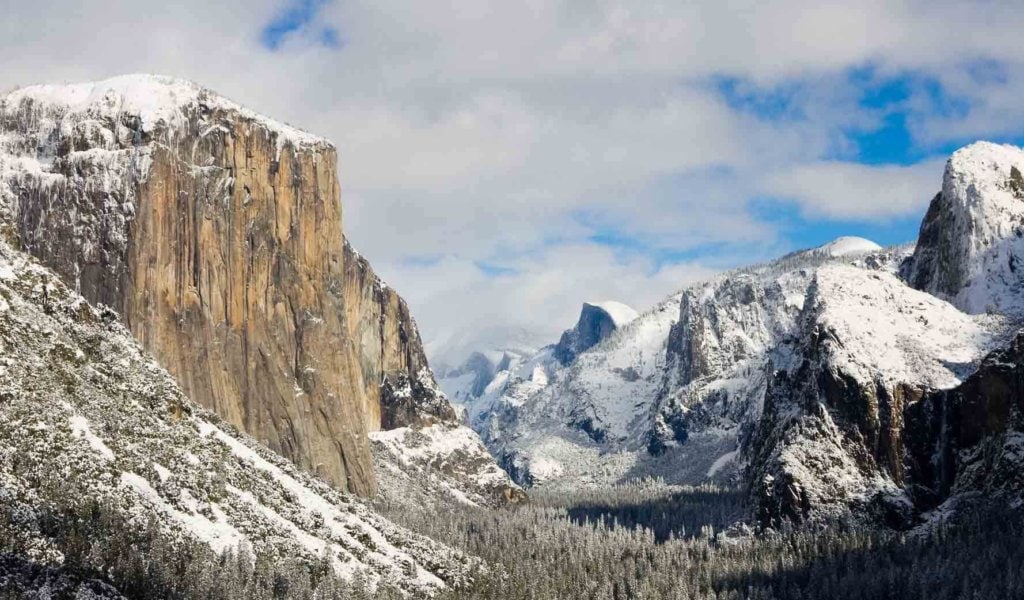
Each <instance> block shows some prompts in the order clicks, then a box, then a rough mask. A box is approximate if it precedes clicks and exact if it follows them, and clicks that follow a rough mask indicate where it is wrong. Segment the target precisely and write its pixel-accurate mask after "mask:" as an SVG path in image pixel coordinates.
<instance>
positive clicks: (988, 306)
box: [906, 142, 1024, 314]
mask: <svg viewBox="0 0 1024 600" xmlns="http://www.w3.org/2000/svg"><path fill="white" fill-rule="evenodd" d="M1022 170H1024V150H1022V149H1020V148H1017V147H1015V146H1009V145H1005V144H993V143H991V142H976V143H974V144H971V145H969V146H965V147H963V148H961V149H960V150H957V151H956V152H955V153H954V154H953V156H952V157H950V159H949V162H948V163H947V164H946V172H945V175H944V177H943V181H942V191H941V192H940V193H939V194H938V195H936V196H935V198H934V199H933V200H932V202H931V205H930V206H929V208H928V213H927V214H926V215H925V218H924V221H923V222H922V223H921V232H920V236H919V238H918V243H917V248H916V249H915V251H914V257H913V261H912V262H911V263H910V265H909V268H908V270H907V273H906V276H907V279H908V281H909V282H910V284H911V285H912V286H914V287H916V288H917V289H920V290H924V291H927V292H930V293H932V294H935V295H937V296H939V297H940V298H943V299H945V300H948V301H950V302H952V303H953V304H955V305H956V306H957V307H958V308H960V309H961V310H965V311H967V312H970V313H981V312H1009V313H1015V314H1016V313H1019V312H1021V311H1024V302H1022V301H1021V300H1020V292H1021V283H1020V276H1019V275H1018V271H1019V269H1021V268H1022V266H1024V264H1022V261H1024V227H1022V223H1024V175H1022Z"/></svg>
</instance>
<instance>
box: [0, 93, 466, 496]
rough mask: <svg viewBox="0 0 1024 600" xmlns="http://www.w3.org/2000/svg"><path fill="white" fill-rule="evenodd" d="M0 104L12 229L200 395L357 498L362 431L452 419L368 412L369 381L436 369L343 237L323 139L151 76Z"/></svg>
mask: <svg viewBox="0 0 1024 600" xmlns="http://www.w3.org/2000/svg"><path fill="white" fill-rule="evenodd" d="M0 102H2V104H0V177H3V178H4V179H6V180H7V181H8V183H9V186H7V187H8V189H9V192H7V193H8V195H9V196H11V197H8V198H0V200H2V201H0V207H3V212H4V215H3V216H5V217H6V220H7V222H8V231H7V233H8V235H9V236H10V237H15V238H17V240H18V241H19V242H20V244H21V246H22V247H23V248H24V249H26V250H27V251H29V252H31V253H32V254H33V255H35V256H37V257H38V258H40V259H41V260H42V261H43V262H44V263H45V264H47V265H48V266H49V267H51V268H52V269H54V270H55V271H56V272H58V273H59V274H60V275H61V276H62V277H63V278H64V279H65V280H66V281H67V282H69V283H70V284H71V285H73V286H74V287H75V288H76V289H77V290H79V291H80V292H81V293H82V295H83V296H85V297H86V298H87V299H88V300H90V301H92V302H98V303H103V304H106V305H109V306H112V307H114V308H115V309H116V310H117V311H118V312H119V313H120V314H121V316H122V318H123V320H124V322H125V323H126V325H128V327H129V328H130V330H131V331H132V333H133V334H134V335H135V336H136V337H137V338H138V339H139V341H140V342H141V343H142V344H143V345H144V346H145V348H146V349H147V350H149V351H150V352H152V353H153V354H154V355H155V356H156V357H157V358H158V360H159V361H160V362H161V364H163V365H165V366H166V367H167V369H168V370H169V371H170V372H171V373H172V374H173V375H174V376H175V377H176V378H177V379H178V381H179V382H180V383H181V385H182V386H183V388H184V389H185V391H186V392H187V393H188V395H189V396H190V397H192V398H193V399H195V400H196V401H197V402H199V403H200V404H202V405H204V406H206V407H209V408H211V409H213V410H215V411H216V412H217V413H218V414H220V415H221V416H222V417H223V418H225V419H226V420H228V421H229V422H231V423H232V424H234V425H236V426H238V427H240V428H242V429H244V430H245V431H246V432H248V433H250V434H251V435H253V436H254V437H256V438H257V439H259V440H260V441H262V442H264V443H266V444H267V445H268V446H270V447H271V448H273V449H274V450H276V451H278V452H280V453H282V454H283V455H285V456H286V457H288V458H290V459H292V460H293V461H295V462H296V463H297V464H298V465H300V466H301V467H303V468H305V469H308V470H310V471H312V472H315V473H317V474H319V475H321V476H323V477H325V478H326V479H328V480H330V481H331V482H333V483H335V484H336V485H339V486H340V487H342V488H343V489H346V490H349V491H353V492H357V493H360V494H372V493H373V492H374V491H375V489H376V481H375V477H374V472H373V463H372V456H371V453H370V448H369V442H368V440H367V432H368V430H375V429H378V428H380V427H381V424H382V422H385V421H386V422H387V423H388V424H389V425H394V426H400V425H407V424H413V423H416V422H419V421H423V420H425V421H429V420H430V418H432V417H433V416H435V415H437V416H441V417H448V416H451V415H453V414H454V413H453V411H452V409H451V407H450V406H449V405H448V403H447V401H446V400H445V399H444V398H443V396H441V397H440V398H438V397H430V398H428V399H427V402H426V403H425V408H424V409H423V410H418V409H419V408H420V407H418V406H417V407H416V408H417V410H411V409H410V408H409V407H408V402H406V403H405V405H403V407H402V408H401V409H400V410H391V408H390V406H381V402H382V400H385V401H386V400H387V398H384V397H383V396H382V394H381V391H380V386H381V383H382V382H383V381H385V380H391V381H393V380H397V379H402V377H403V376H404V378H405V379H404V381H405V382H406V383H408V381H411V380H417V381H418V380H429V384H433V378H432V375H430V372H429V370H427V366H426V360H425V358H424V357H423V352H422V349H421V347H420V340H419V335H418V333H417V332H416V327H415V323H414V322H413V321H412V319H411V318H410V316H409V311H408V307H407V306H406V305H405V303H404V301H402V299H401V298H399V297H398V295H397V294H395V293H394V292H392V291H390V290H388V289H386V286H383V285H382V284H381V283H380V281H379V280H378V279H377V277H376V276H375V275H374V274H373V272H372V270H370V268H369V265H368V264H367V263H366V261H365V260H363V259H361V258H360V257H358V255H356V254H355V253H354V252H353V251H351V249H350V248H348V247H347V244H346V243H345V242H344V238H343V237H342V213H341V204H340V202H339V195H340V193H339V184H338V179H337V173H336V160H337V157H336V154H335V149H334V147H333V146H332V145H331V144H330V143H329V142H327V141H325V140H322V139H320V138H317V137H314V136H311V135H309V134H305V133H303V132H300V131H298V130H295V129H292V128H290V127H288V126H286V125H282V124H279V123H275V122H272V121H269V120H267V119H265V118H263V117H260V116H259V115H257V114H255V113H252V112H250V111H247V110H246V109H243V108H241V107H239V106H237V105H235V104H233V103H231V102H229V101H227V100H225V99H223V98H221V97H218V96H216V95H215V94H213V93H211V92H209V91H207V90H204V89H201V88H199V87H198V86H195V85H193V84H190V83H186V82H181V81H177V80H170V79H164V78H155V77H149V76H139V77H134V76H133V77H125V78H116V79H113V80H109V81H106V82H102V83H99V84H83V85H76V86H37V87H33V88H25V89H23V90H18V91H16V92H13V93H11V94H10V95H8V96H7V97H6V98H4V99H2V100H0ZM0 187H4V186H0ZM11 224H13V227H12V226H11ZM11 229H13V230H14V231H13V232H12V231H10V230H11ZM421 387H424V388H427V387H429V385H426V384H424V386H421ZM414 400H415V399H414Z"/></svg>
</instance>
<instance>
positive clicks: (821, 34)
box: [0, 0, 1024, 356]
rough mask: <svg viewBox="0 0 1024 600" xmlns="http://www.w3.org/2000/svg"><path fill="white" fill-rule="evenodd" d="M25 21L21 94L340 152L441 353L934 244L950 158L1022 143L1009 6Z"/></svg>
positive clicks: (394, 276) (347, 181)
mask: <svg viewBox="0 0 1024 600" xmlns="http://www.w3.org/2000/svg"><path fill="white" fill-rule="evenodd" d="M6 8H7V13H8V14H7V15H5V16H7V17H8V18H6V19H5V20H4V21H3V22H0V89H8V88H11V87H14V86H17V85H22V84H26V83H35V82H47V81H48V82H59V81H72V80H78V81H81V80H89V79H101V78H105V77H109V76H112V75H117V74H122V73H131V72H155V73H162V74H168V75H175V76H179V77H185V78H188V79H191V80H194V81H197V82H199V83H201V84H203V85H206V86H208V87H211V88H213V89H214V90H216V91H218V92H221V93H223V94H225V95H227V96H229V97H230V98H232V99H234V100H236V101H238V102H240V103H242V104H245V105H248V106H250V107H252V108H254V109H256V110H259V111H260V112H263V113H265V114H267V115H269V116H272V117H273V118H276V119H279V120H283V121H286V122H288V123H291V124H293V125H296V126H298V127H301V128H303V129H306V130H309V131H312V132H315V133H317V134H320V135H323V136H325V137H328V138H330V139H331V140H332V141H334V142H335V144H336V146H337V148H338V156H339V163H338V167H339V175H340V181H341V189H342V198H341V201H342V205H343V209H344V215H345V231H346V235H347V236H348V238H349V239H350V241H351V242H352V243H353V245H354V246H355V247H356V248H357V249H359V251H360V252H362V253H363V254H364V255H365V256H367V257H368V258H369V259H370V261H371V262H372V264H373V265H374V268H375V270H376V271H377V272H378V273H380V274H381V275H382V276H383V277H384V278H385V279H386V280H387V281H388V283H389V284H390V285H392V286H393V287H395V288H397V289H398V290H399V291H400V292H401V293H402V294H403V295H404V296H405V297H406V298H407V300H408V301H409V302H410V304H411V306H412V308H413V312H414V314H415V315H416V317H417V321H418V323H419V325H420V327H421V330H422V332H423V335H424V338H425V339H427V340H430V341H431V342H433V346H432V348H433V349H434V350H433V352H435V356H440V355H442V354H444V353H445V351H444V349H445V348H446V347H447V348H448V349H449V350H450V349H451V348H454V347H456V346H458V345H460V344H461V345H463V346H466V345H473V344H476V345H486V344H489V343H492V342H493V339H499V338H500V337H501V335H503V334H502V333H501V332H502V331H505V332H508V331H513V330H514V331H517V332H523V331H525V332H527V333H528V335H527V337H529V336H530V335H532V336H533V337H535V338H536V339H537V341H539V342H543V341H550V339H551V338H552V337H555V336H557V334H558V332H559V331H560V330H561V329H562V328H564V327H566V326H567V325H568V324H570V323H571V322H572V321H573V319H574V318H575V316H576V314H577V312H578V310H579V305H580V303H581V302H583V301H588V300H603V299H611V300H619V301H622V302H626V303H627V304H631V305H634V306H635V307H637V308H640V309H643V308H645V307H647V306H650V305H651V304H653V303H654V302H656V301H658V300H660V299H661V298H663V297H665V296H667V295H668V294H670V293H672V292H674V291H676V290H678V289H679V288H681V287H683V286H684V285H686V284H687V283H689V282H692V281H694V280H695V279H699V278H702V277H707V276H708V275H709V274H711V273H714V272H717V271H719V270H721V269H725V268H729V267H733V266H738V265H742V264H746V263H750V262H760V261H764V260H767V259H770V258H773V257H776V256H779V255H782V254H784V253H786V252H789V251H792V250H794V249H797V248H801V247H809V246H814V245H818V244H821V243H824V242H827V241H829V240H831V239H833V238H835V237H838V236H840V235H862V236H864V237H868V238H871V239H874V240H875V241H877V242H879V243H882V244H891V243H899V242H904V241H909V240H912V239H913V238H914V237H915V235H916V232H917V228H918V224H919V221H920V218H921V216H922V215H923V213H924V210H925V209H926V207H927V203H928V201H929V200H930V199H931V197H932V196H933V195H934V194H935V193H936V192H937V191H938V190H939V188H940V186H941V178H942V165H943V162H944V160H945V158H946V157H947V156H948V155H949V153H950V152H952V151H953V150H955V149H956V148H958V147H959V146H961V145H964V144H966V143H970V142H972V141H974V140H977V139H987V140H992V141H999V142H1007V143H1015V144H1020V143H1022V142H1024V103H1021V102H1020V98H1021V97H1024V61H1022V59H1021V58H1020V31H1022V30H1024V11H1021V10H1020V8H1019V3H1017V2H1010V1H1003V0H986V2H985V3H984V9H983V10H979V8H978V4H977V3H976V2H961V1H955V0H930V1H928V2H922V1H921V0H862V1H861V2H857V3H828V2H820V1H817V0H779V1H778V2H771V3H766V2H755V1H753V0H751V1H749V2H748V1H745V0H740V1H738V2H728V3H724V2H718V1H712V0H707V1H697V2H674V1H669V0H664V1H663V0H649V1H646V2H642V3H636V2H629V1H627V0H596V1H595V0H549V1H546V2H527V3H516V2H507V1H499V0H474V1H472V2H466V1H462V0H459V1H451V2H445V1H439V2H432V3H418V4H417V3H409V2H405V1H399V0H373V1H370V0H344V1H341V0H248V1H246V2H241V1H240V0H228V1H226V2H218V3H212V4H211V3H208V2H205V1H204V0H179V1H178V2H174V3H166V2H157V1H156V0H136V1H135V2H131V3H129V2H127V0H97V1H96V2H94V3H90V9H89V10H88V11H82V10H81V8H80V5H79V3H76V2H73V1H72V0H48V2H47V3H44V4H40V3H12V4H11V6H9V7H6ZM53 14H74V15H75V16H76V18H75V19H58V20H55V19H53V18H52V15H53ZM197 14H202V15H203V18H202V19H196V18H195V15H197ZM951 24H952V26H951ZM943 32H944V33H943ZM940 33H941V34H940ZM68 47H74V48H76V51H79V52H81V53H82V54H83V55H86V54H87V55H88V57H89V60H87V61H86V60H80V61H68V60H67V56H66V52H65V51H63V50H62V49H65V48H68ZM126 47H130V48H131V49H132V51H131V52H125V50H124V49H125V48H126ZM481 331H491V332H496V333H493V335H492V334H489V335H491V341H489V340H488V339H485V337H486V336H481V335H479V334H478V333H479V332H481ZM452 340H455V342H453V341H452ZM452 352H454V351H452ZM449 353H450V352H449Z"/></svg>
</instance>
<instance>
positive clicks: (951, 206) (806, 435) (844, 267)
mask: <svg viewBox="0 0 1024 600" xmlns="http://www.w3.org/2000/svg"><path fill="white" fill-rule="evenodd" d="M1020 169H1024V152H1022V151H1021V150H1020V149H1017V148H1013V147H1009V146H996V145H993V144H988V143H984V142H980V143H978V144H974V145H971V146H968V147H966V148H964V149H962V150H960V151H958V152H957V153H955V154H954V155H953V157H952V158H951V159H950V161H949V163H948V165H947V169H946V174H945V178H944V182H943V191H942V193H941V194H939V195H938V196H937V197H936V199H935V200H934V201H933V203H932V206H931V208H930V209H929V211H928V215H927V216H926V217H925V220H924V222H923V224H922V228H921V239H920V240H919V242H918V244H917V245H916V246H914V245H908V246H903V247H894V248H888V249H883V248H880V247H879V246H878V245H877V244H874V243H873V242H870V241H868V240H864V239H862V238H849V237H847V238H839V239H837V240H835V241H833V242H831V243H829V244H826V245H824V246H821V247H819V248H814V249H810V250H806V251H802V252H796V253H793V254H790V255H787V256H785V257H782V258H780V259H779V260H777V261H774V262H771V263H767V264H764V265H757V266H753V267H748V268H743V269H737V270H735V271H732V272H729V273H725V274H722V275H720V276H717V277H714V278H712V279H710V280H708V281H705V282H702V283H698V284H696V285H693V286H690V287H688V288H686V289H684V290H682V291H681V292H680V293H679V294H676V295H674V296H672V297H670V298H668V299H666V300H665V301H664V302H662V303H661V304H659V305H657V306H655V307H654V308H652V309H650V310H648V311H646V312H644V313H643V314H641V315H639V316H637V317H636V318H635V319H632V320H631V321H630V322H629V323H628V324H626V325H624V326H622V327H621V328H617V329H616V330H615V331H614V332H612V333H610V334H609V335H607V336H606V338H605V339H603V340H602V341H600V342H599V343H597V344H595V345H593V346H592V347H589V348H587V349H585V350H583V351H582V352H580V353H579V354H578V356H576V357H575V358H574V359H572V360H569V361H567V362H566V363H565V364H563V363H562V361H560V360H558V358H557V357H556V356H554V352H553V347H549V348H548V349H545V350H544V351H541V352H538V353H537V354H536V355H534V356H533V357H530V358H529V359H524V360H521V361H520V363H519V364H520V365H521V366H519V367H518V368H517V369H509V370H506V371H503V372H499V373H498V374H497V375H495V377H493V379H492V382H491V384H490V386H489V389H487V390H485V391H484V393H483V394H479V395H478V396H477V400H476V404H475V405H476V406H477V407H478V409H477V411H476V413H475V414H474V415H473V418H472V419H471V421H470V422H471V424H472V425H473V426H474V427H475V428H476V429H477V430H478V431H479V432H480V434H481V436H482V437H483V438H484V440H485V441H486V442H487V444H488V446H489V447H490V448H491V450H492V452H493V453H494V454H495V455H496V456H498V457H499V458H500V459H501V460H502V462H503V463H504V464H505V466H506V468H507V469H508V470H509V472H510V473H512V474H513V475H514V476H515V477H516V478H517V479H518V480H519V481H521V482H522V483H526V484H533V485H537V484H545V485H571V486H577V485H580V484H585V483H587V482H608V481H613V482H614V481H623V480H628V479H631V478H635V477H647V476H659V477H664V478H665V479H666V480H667V481H669V482H676V483H698V482H701V481H707V480H715V479H722V478H732V479H734V480H737V481H739V482H741V483H742V484H744V485H745V486H746V487H747V489H748V490H749V492H750V497H751V500H752V507H753V508H752V510H753V515H754V516H755V517H757V518H758V519H759V520H760V522H762V523H764V524H777V523H779V522H781V521H783V520H797V521H816V520H829V521H831V520H837V519H847V518H852V519H868V520H875V521H877V520H883V521H885V522H888V523H890V524H894V525H899V526H907V525H910V524H913V523H914V522H918V521H919V520H920V519H921V518H922V514H923V513H924V512H925V511H926V510H931V509H932V508H934V507H935V506H936V505H938V504H941V503H947V504H948V503H949V502H953V503H955V501H952V500H950V498H952V496H950V494H952V493H954V492H956V493H957V494H960V496H958V497H962V495H963V494H968V493H970V491H971V486H970V485H968V484H963V485H960V486H959V487H957V486H956V485H952V484H950V483H949V482H946V483H945V484H943V485H942V486H938V485H937V484H936V483H935V481H934V477H933V478H932V480H929V481H928V482H923V481H922V480H921V477H923V476H924V475H923V472H924V471H927V470H928V469H922V467H921V465H922V464H923V463H927V462H928V461H930V460H931V459H927V460H926V458H924V457H922V456H921V454H920V452H921V450H920V449H921V448H924V447H925V446H926V445H927V444H931V447H932V448H933V449H934V450H933V452H937V453H939V454H937V455H936V456H938V455H945V454H948V453H952V455H956V456H957V459H956V460H959V461H961V462H960V463H958V464H959V466H958V467H957V469H954V471H955V472H956V473H960V474H962V473H972V474H973V475H972V476H973V477H974V479H975V480H985V481H990V480H992V479H999V478H1000V477H1002V478H1003V479H1005V477H1006V475H1005V473H1003V475H999V474H998V473H995V470H999V469H1003V470H1005V469H1006V468H1007V467H1006V465H1007V464H1016V465H1017V468H1019V467H1020V466H1021V464H1022V463H1021V461H1020V460H1019V458H1020V457H1019V456H1018V455H1016V454H1014V453H1013V452H1012V451H1011V450H1012V449H1006V448H1010V446H1012V444H1014V443H1016V442H1015V440H1018V439H1019V438H1018V437H1016V436H1017V434H1016V433H1013V431H1016V430H1014V429H1013V428H1014V427H1017V426H1019V423H1018V422H1017V421H1016V420H1014V419H1016V417H1014V416H1013V415H1011V414H1009V413H1007V414H1003V415H1001V416H997V417H993V418H995V419H996V422H997V423H998V425H992V424H991V423H990V424H989V425H988V426H987V429H985V431H986V432H987V433H986V434H985V435H978V436H975V437H974V438H971V446H972V447H974V446H975V445H977V444H982V445H984V447H985V448H990V447H993V448H994V447H999V448H1004V446H1005V448H1004V450H1003V451H1001V454H1000V456H1002V457H1003V458H1002V459H1000V460H1002V462H1001V463H1000V462H999V461H993V459H992V458H991V456H988V457H987V458H985V459H984V461H982V459H981V458H978V456H980V455H979V454H978V453H977V452H976V453H975V454H974V455H972V456H975V459H976V460H974V461H973V462H972V461H971V460H968V459H967V458H965V454H964V451H963V448H962V447H961V449H960V450H957V449H954V448H950V447H948V444H949V443H950V442H949V441H948V438H947V437H945V436H947V433H944V432H945V431H946V430H942V429H941V428H939V429H935V428H934V427H933V428H932V429H930V430H928V431H930V433H928V432H926V431H925V430H926V429H928V428H927V427H924V426H923V425H920V422H921V421H922V419H924V417H913V415H914V414H915V411H919V410H921V409H920V407H921V406H923V405H922V404H921V403H922V402H923V401H924V400H923V399H926V398H937V397H941V395H942V394H943V393H944V390H951V389H959V388H958V386H963V385H966V384H965V383H964V381H965V379H966V378H968V377H969V376H970V375H971V374H972V373H974V372H975V371H976V370H977V368H978V365H979V364H981V362H982V360H983V359H985V357H986V355H989V353H992V352H998V351H999V349H1000V348H1002V347H1004V346H1006V345H1007V344H1008V343H1009V340H1010V338H1011V337H1012V334H1013V333H1014V332H1015V331H1016V327H1017V325H1016V323H1017V317H1018V316H1019V306H1020V304H1019V303H1018V300H1019V298H1020V297H1021V295H1020V293H1019V290H1020V282H1021V278H1020V276H1019V275H1018V274H1017V269H1018V268H1019V262H1018V261H1019V260H1020V259H1021V258H1024V245H1022V242H1020V239H1021V231H1024V200H1022V199H1021V197H1022V196H1024V184H1022V177H1021V175H1020V172H1021V171H1020ZM986 313H990V314H986ZM1008 352H1009V351H1008ZM1010 354H1012V352H1011V353H1010ZM988 360H989V361H990V362H992V361H994V360H995V359H991V358H990V359H988ZM977 387H978V386H975V389H976V388H977ZM937 402H938V401H935V400H933V401H931V403H932V405H936V406H938V405H942V403H941V402H938V403H937ZM964 402H967V403H969V402H968V401H964ZM936 403H937V404H936ZM983 404H984V403H983ZM943 406H944V405H943ZM1013 414H1016V413H1013ZM944 418H945V417H941V416H938V415H936V416H934V420H937V421H943V419H944ZM985 418H988V416H986V417H985ZM915 419H916V420H915ZM943 422H944V421H943ZM983 422H987V421H983ZM914 423H918V424H917V425H915V424H914ZM993 432H995V433H993ZM997 433H998V440H1002V442H998V441H991V440H989V439H988V437H986V436H991V435H996V434H997ZM981 438H985V440H987V441H979V440H980V439H981ZM992 439H995V438H992ZM908 440H914V442H913V444H914V445H915V446H914V447H915V448H917V449H918V451H917V452H918V453H917V454H914V453H912V452H910V451H909V450H908ZM925 440H927V442H926V441H925ZM983 442H984V443H983ZM989 442H991V443H989ZM1000 443H1003V445H1002V446H1001V445H1000ZM986 444H987V445H986ZM957 452H960V454H957ZM978 452H980V451H978ZM936 460H937V459H936ZM951 460H952V459H951ZM964 461H966V462H964ZM985 461H987V462H985ZM1014 461H1016V462H1014ZM947 462H950V461H947ZM952 462H956V461H955V460H953V461H952ZM997 463H998V464H997ZM999 465H1002V466H999ZM950 468H951V467H950ZM1000 472H1002V471H1000ZM961 480H963V478H961ZM922 486H923V487H925V488H927V489H932V490H935V489H936V488H937V487H938V488H941V489H942V490H943V491H942V494H945V495H942V494H940V496H941V497H932V498H931V499H930V500H929V502H928V503H922V501H921V497H922V496H921V494H919V493H916V492H915V490H918V489H920V488H922ZM1018 496H1020V494H1018Z"/></svg>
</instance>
